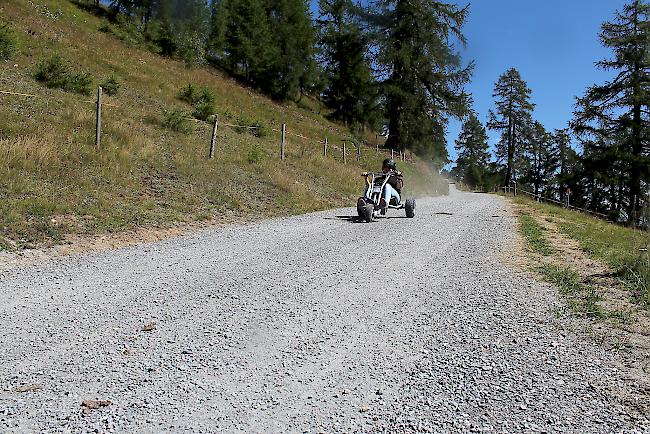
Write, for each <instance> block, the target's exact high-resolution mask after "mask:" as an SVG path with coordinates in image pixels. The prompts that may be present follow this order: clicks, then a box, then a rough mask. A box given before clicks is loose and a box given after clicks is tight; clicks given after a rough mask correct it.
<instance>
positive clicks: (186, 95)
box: [178, 83, 216, 121]
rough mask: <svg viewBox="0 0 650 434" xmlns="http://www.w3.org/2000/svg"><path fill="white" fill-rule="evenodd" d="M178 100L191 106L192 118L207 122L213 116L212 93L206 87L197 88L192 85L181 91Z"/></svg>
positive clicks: (213, 96)
mask: <svg viewBox="0 0 650 434" xmlns="http://www.w3.org/2000/svg"><path fill="white" fill-rule="evenodd" d="M178 99H180V100H181V101H185V102H187V103H190V104H192V106H193V107H194V111H193V112H192V116H194V117H195V118H196V119H200V120H202V121H207V120H208V119H210V118H211V117H212V116H213V115H214V114H215V108H214V101H215V100H216V97H215V95H214V93H213V92H212V91H211V90H210V89H208V88H207V87H197V86H194V85H193V84H192V83H189V84H188V85H187V86H185V87H184V88H182V89H181V91H180V92H179V94H178Z"/></svg>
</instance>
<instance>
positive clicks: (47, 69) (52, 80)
mask: <svg viewBox="0 0 650 434" xmlns="http://www.w3.org/2000/svg"><path fill="white" fill-rule="evenodd" d="M68 73H69V72H68V65H66V64H65V62H64V61H63V59H62V58H61V56H59V55H58V54H55V55H54V56H52V57H50V58H49V59H48V60H46V61H44V62H41V63H39V64H38V66H37V67H36V73H35V74H34V77H35V78H36V80H38V81H40V82H42V83H43V84H45V85H46V86H47V87H52V88H64V87H65V85H66V82H67V81H68Z"/></svg>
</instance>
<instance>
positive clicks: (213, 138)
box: [210, 115, 219, 160]
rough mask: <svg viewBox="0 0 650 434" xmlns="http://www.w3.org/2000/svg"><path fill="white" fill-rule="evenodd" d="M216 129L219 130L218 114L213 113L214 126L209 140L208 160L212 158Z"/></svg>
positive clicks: (215, 141)
mask: <svg viewBox="0 0 650 434" xmlns="http://www.w3.org/2000/svg"><path fill="white" fill-rule="evenodd" d="M217 130H219V115H214V126H213V127H212V139H211V140H210V160H214V148H215V146H216V144H217Z"/></svg>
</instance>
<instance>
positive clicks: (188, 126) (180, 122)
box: [162, 110, 194, 134]
mask: <svg viewBox="0 0 650 434" xmlns="http://www.w3.org/2000/svg"><path fill="white" fill-rule="evenodd" d="M162 125H163V127H165V128H167V129H170V130H172V131H176V132H178V133H183V134H190V133H191V132H192V131H194V127H193V126H192V123H191V121H190V120H189V119H188V118H187V114H185V113H184V112H182V111H180V110H173V111H171V112H168V113H165V118H164V119H163V124H162Z"/></svg>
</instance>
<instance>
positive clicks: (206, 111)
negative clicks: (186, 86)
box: [192, 101, 215, 121]
mask: <svg viewBox="0 0 650 434" xmlns="http://www.w3.org/2000/svg"><path fill="white" fill-rule="evenodd" d="M214 112H215V110H214V104H212V103H211V102H207V101H202V102H200V103H198V104H196V105H195V106H194V111H193V112H192V116H194V117H195V118H196V119H200V120H202V121H208V120H210V119H212V117H213V116H214Z"/></svg>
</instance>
